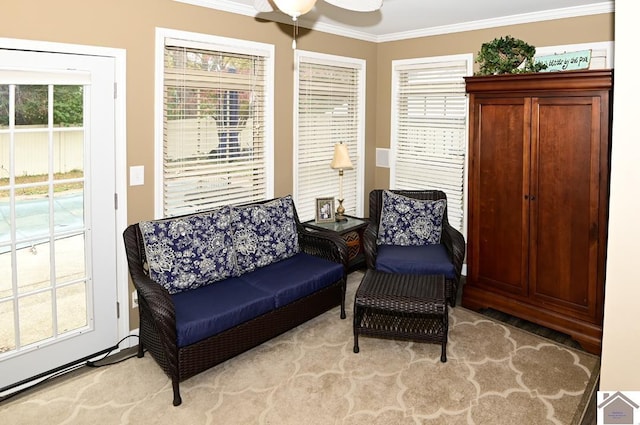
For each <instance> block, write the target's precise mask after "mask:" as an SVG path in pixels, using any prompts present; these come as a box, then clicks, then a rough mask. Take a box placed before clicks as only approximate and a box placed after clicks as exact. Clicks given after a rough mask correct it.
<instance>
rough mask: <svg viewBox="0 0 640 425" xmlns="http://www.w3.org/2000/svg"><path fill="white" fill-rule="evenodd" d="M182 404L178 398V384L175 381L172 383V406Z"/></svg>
mask: <svg viewBox="0 0 640 425" xmlns="http://www.w3.org/2000/svg"><path fill="white" fill-rule="evenodd" d="M181 404H182V398H181V397H180V383H179V382H178V380H177V379H175V380H174V381H173V405H174V406H180V405H181Z"/></svg>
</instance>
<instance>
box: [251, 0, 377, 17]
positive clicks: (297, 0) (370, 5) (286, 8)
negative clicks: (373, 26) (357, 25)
mask: <svg viewBox="0 0 640 425" xmlns="http://www.w3.org/2000/svg"><path fill="white" fill-rule="evenodd" d="M316 1H317V0H254V3H253V5H254V7H255V9H256V10H257V11H258V12H273V11H275V10H280V11H281V12H284V13H286V14H287V15H289V16H291V17H292V18H293V20H294V21H295V20H297V19H298V16H300V15H304V14H305V13H307V12H309V11H310V10H311V9H313V6H314V5H315V4H316ZM324 1H326V2H327V3H329V4H331V5H334V6H336V7H340V8H342V9H346V10H352V11H354V12H374V11H376V10H378V9H380V8H381V7H382V0H324Z"/></svg>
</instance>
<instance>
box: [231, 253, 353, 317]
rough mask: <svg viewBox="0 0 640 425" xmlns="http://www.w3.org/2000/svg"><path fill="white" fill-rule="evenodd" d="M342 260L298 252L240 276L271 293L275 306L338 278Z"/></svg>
mask: <svg viewBox="0 0 640 425" xmlns="http://www.w3.org/2000/svg"><path fill="white" fill-rule="evenodd" d="M342 275H343V268H342V265H341V264H338V263H334V262H333V261H329V260H325V259H323V258H320V257H314V256H313V255H309V254H306V253H304V252H301V253H299V254H297V255H294V256H293V257H291V258H287V259H286V260H282V261H279V262H277V263H274V264H271V265H269V266H268V267H263V268H260V269H256V270H255V271H253V272H251V273H246V274H243V275H242V276H240V278H241V279H242V280H244V281H245V282H247V283H248V284H250V285H251V286H253V287H255V288H257V289H260V290H261V291H266V292H268V293H270V294H272V295H273V297H274V299H275V306H276V308H278V307H281V306H283V305H287V304H289V303H290V302H292V301H295V300H297V299H300V298H303V297H305V296H307V295H309V294H312V293H313V292H315V291H317V290H319V289H322V288H325V287H327V286H329V285H331V284H332V283H334V282H336V281H338V280H339V279H340V278H341V277H342Z"/></svg>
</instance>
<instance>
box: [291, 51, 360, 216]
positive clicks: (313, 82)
mask: <svg viewBox="0 0 640 425" xmlns="http://www.w3.org/2000/svg"><path fill="white" fill-rule="evenodd" d="M295 58H296V59H295V61H296V75H295V82H296V86H295V94H294V97H295V100H294V102H295V105H294V111H295V118H294V197H295V200H296V209H297V210H298V215H299V216H300V219H301V220H303V221H304V220H309V219H312V218H314V217H315V198H323V197H335V198H338V197H339V188H338V187H339V180H338V170H334V169H331V167H330V166H329V164H330V163H331V159H332V158H333V149H334V145H335V144H336V143H341V142H342V143H345V144H346V145H347V149H348V151H349V158H350V159H351V163H352V164H353V169H352V170H345V171H344V177H343V197H344V200H345V201H344V208H345V214H347V215H357V216H362V210H363V198H362V191H363V183H362V181H363V176H364V173H363V166H364V165H363V164H364V160H363V158H362V155H363V152H364V105H365V92H364V80H365V61H363V60H360V59H353V58H345V57H339V56H332V55H324V54H318V53H313V52H305V51H301V50H296V53H295ZM336 206H337V203H336Z"/></svg>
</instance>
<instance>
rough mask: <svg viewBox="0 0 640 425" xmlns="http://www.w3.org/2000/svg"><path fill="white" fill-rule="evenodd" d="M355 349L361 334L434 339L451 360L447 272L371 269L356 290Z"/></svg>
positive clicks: (356, 350) (443, 354) (443, 360)
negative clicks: (437, 273)
mask: <svg viewBox="0 0 640 425" xmlns="http://www.w3.org/2000/svg"><path fill="white" fill-rule="evenodd" d="M353 311H354V315H353V336H354V345H353V352H354V353H357V352H359V351H360V348H359V347H358V335H369V336H375V337H382V338H392V339H396V338H397V339H409V340H414V341H419V342H431V343H436V344H440V345H441V346H442V354H441V355H440V361H442V362H446V361H447V334H448V331H449V318H448V310H447V302H446V297H445V279H444V276H443V275H404V274H395V273H383V272H379V271H376V270H367V272H366V273H365V275H364V278H363V279H362V282H361V283H360V286H359V287H358V290H357V291H356V298H355V302H354V308H353Z"/></svg>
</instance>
